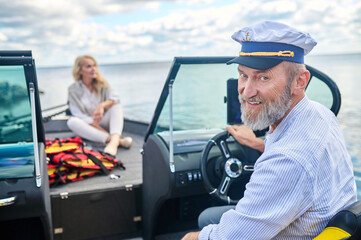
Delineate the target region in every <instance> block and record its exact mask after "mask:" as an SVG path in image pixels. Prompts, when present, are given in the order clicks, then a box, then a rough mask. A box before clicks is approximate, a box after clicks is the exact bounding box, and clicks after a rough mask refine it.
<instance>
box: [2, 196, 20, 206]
mask: <svg viewBox="0 0 361 240" xmlns="http://www.w3.org/2000/svg"><path fill="white" fill-rule="evenodd" d="M15 200H16V197H9V198H4V199H0V207H3V206H8V205H13V204H14V203H15Z"/></svg>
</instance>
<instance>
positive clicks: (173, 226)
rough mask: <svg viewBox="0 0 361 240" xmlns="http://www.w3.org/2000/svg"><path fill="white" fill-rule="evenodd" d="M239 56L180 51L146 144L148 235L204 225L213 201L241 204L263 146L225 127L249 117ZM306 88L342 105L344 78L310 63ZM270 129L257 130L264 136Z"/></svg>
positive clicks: (316, 96) (145, 214)
mask: <svg viewBox="0 0 361 240" xmlns="http://www.w3.org/2000/svg"><path fill="white" fill-rule="evenodd" d="M230 59H232V57H197V58H194V57H193V58H192V57H180V58H175V59H174V62H173V65H172V67H171V69H170V71H169V74H168V77H167V79H166V82H165V84H164V88H163V91H162V93H161V96H160V99H159V101H158V105H157V107H156V109H155V112H154V115H153V119H152V122H151V123H150V125H149V128H148V131H147V134H146V136H145V143H144V146H143V186H142V198H143V199H142V202H143V203H142V211H143V214H142V222H143V238H144V239H146V240H148V239H153V238H154V236H155V235H159V234H167V233H171V232H176V231H178V232H179V231H189V229H197V228H198V226H197V219H198V215H199V214H200V212H201V211H203V210H204V209H205V208H208V207H211V206H216V205H222V204H235V203H236V202H237V201H238V200H239V199H240V198H241V197H242V196H243V192H244V190H245V185H246V183H247V182H248V181H249V178H250V176H251V174H252V171H253V165H254V163H255V162H256V161H257V158H258V157H259V156H260V154H261V153H260V152H258V151H256V150H254V149H251V148H249V147H246V146H243V145H241V144H239V143H238V142H236V141H235V140H234V139H233V137H231V136H229V134H228V133H227V132H225V127H226V125H228V124H241V120H240V115H241V112H240V104H239V101H238V92H237V78H238V72H237V66H235V65H226V64H225V63H226V62H227V61H228V60H230ZM307 68H308V70H309V71H310V72H311V77H312V78H311V81H310V83H309V85H308V87H307V90H306V94H307V95H308V97H309V98H310V99H312V100H316V101H318V102H320V103H322V104H324V105H325V106H327V107H329V108H330V109H331V110H332V111H333V112H334V113H335V114H337V113H338V111H339V108H340V103H341V100H340V93H339V91H338V88H337V86H336V84H335V83H334V82H333V81H332V80H331V79H330V78H329V77H327V76H326V75H324V74H323V73H321V72H319V71H318V70H316V69H314V68H312V67H309V66H307ZM266 132H267V129H265V130H264V131H259V132H256V135H257V136H259V137H264V136H265V134H266Z"/></svg>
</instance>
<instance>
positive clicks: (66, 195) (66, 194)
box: [60, 192, 69, 199]
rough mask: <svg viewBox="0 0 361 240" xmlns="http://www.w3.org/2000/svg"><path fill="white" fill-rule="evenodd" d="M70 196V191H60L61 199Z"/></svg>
mask: <svg viewBox="0 0 361 240" xmlns="http://www.w3.org/2000/svg"><path fill="white" fill-rule="evenodd" d="M68 197H69V194H68V192H62V193H60V198H61V199H68Z"/></svg>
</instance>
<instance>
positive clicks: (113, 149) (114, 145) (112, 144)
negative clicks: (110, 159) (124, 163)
mask: <svg viewBox="0 0 361 240" xmlns="http://www.w3.org/2000/svg"><path fill="white" fill-rule="evenodd" d="M119 143H120V136H119V135H118V134H112V135H111V136H110V140H109V142H108V143H107V145H106V146H105V148H104V152H105V153H108V154H110V155H112V156H115V155H117V151H118V146H119Z"/></svg>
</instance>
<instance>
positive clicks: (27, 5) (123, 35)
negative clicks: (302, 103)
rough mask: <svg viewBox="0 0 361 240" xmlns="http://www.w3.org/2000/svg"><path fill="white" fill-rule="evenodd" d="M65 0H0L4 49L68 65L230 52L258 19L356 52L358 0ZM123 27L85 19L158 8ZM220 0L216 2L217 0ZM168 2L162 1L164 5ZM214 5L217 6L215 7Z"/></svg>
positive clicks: (329, 48)
mask: <svg viewBox="0 0 361 240" xmlns="http://www.w3.org/2000/svg"><path fill="white" fill-rule="evenodd" d="M219 1H220V0H217V1H216V0H215V1H212V0H192V1H190V0H174V1H171V0H169V1H166V0H164V1H160V0H158V1H155V0H154V1H146V0H123V1H118V0H92V1H88V0H86V1H85V0H78V1H72V0H62V1H46V0H33V1H22V0H13V1H11V2H8V1H6V2H5V1H4V0H2V1H0V3H3V4H1V5H2V8H1V9H0V27H1V28H0V47H1V49H31V50H32V51H33V54H34V56H35V57H36V59H37V63H38V65H71V64H72V63H73V60H74V58H75V57H76V56H77V55H80V54H85V53H87V54H92V55H94V56H95V57H96V58H97V59H98V61H99V63H112V62H129V61H131V62H134V61H158V60H171V59H172V58H173V57H174V56H196V55H202V56H205V55H207V56H211V55H235V54H236V52H238V50H239V45H238V44H237V43H235V42H233V41H232V40H230V35H231V34H232V33H233V32H234V31H236V30H238V29H239V28H240V27H242V26H245V25H248V24H253V23H255V22H259V21H261V20H277V21H282V22H285V23H288V24H290V25H292V26H295V27H297V28H300V29H302V30H304V31H308V32H310V33H311V35H312V36H313V37H314V38H315V39H317V40H318V42H319V44H318V46H317V47H316V48H315V52H316V53H334V52H352V51H358V52H361V46H360V44H359V43H360V39H361V30H360V29H361V26H360V25H361V20H360V16H361V3H359V1H357V0H343V1H337V0H319V1H303V0H295V1H292V2H290V1H286V0H276V1H264V0H254V1H252V4H250V2H249V1H248V0H240V1H238V2H234V1H233V2H232V1H231V2H230V3H229V2H227V1H224V2H222V4H223V6H219V5H220V4H219V3H220V2H219ZM165 2H167V3H166V4H167V6H169V5H171V4H173V5H175V6H176V7H174V8H173V9H171V10H169V13H167V14H165V15H164V14H161V17H160V16H159V17H155V18H154V19H152V20H148V21H145V20H144V21H142V20H141V19H139V20H138V21H137V22H134V23H127V24H123V25H121V24H120V23H119V24H117V23H116V22H113V23H112V24H111V25H106V24H104V23H101V22H99V21H96V20H94V21H89V19H93V18H94V17H95V16H103V15H110V16H112V15H113V14H115V15H116V14H118V15H119V14H132V13H137V11H139V10H146V11H152V12H153V13H157V12H158V13H160V11H164V7H163V5H164V4H165ZM215 3H218V4H217V5H214V4H215ZM164 6H165V5H164ZM216 6H217V7H216Z"/></svg>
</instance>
